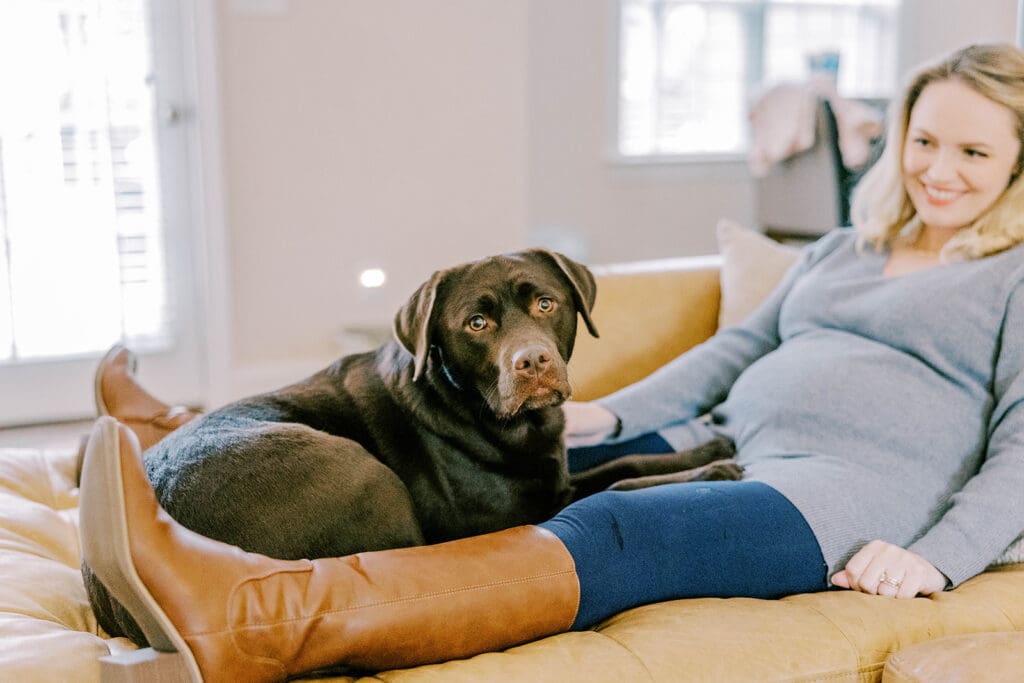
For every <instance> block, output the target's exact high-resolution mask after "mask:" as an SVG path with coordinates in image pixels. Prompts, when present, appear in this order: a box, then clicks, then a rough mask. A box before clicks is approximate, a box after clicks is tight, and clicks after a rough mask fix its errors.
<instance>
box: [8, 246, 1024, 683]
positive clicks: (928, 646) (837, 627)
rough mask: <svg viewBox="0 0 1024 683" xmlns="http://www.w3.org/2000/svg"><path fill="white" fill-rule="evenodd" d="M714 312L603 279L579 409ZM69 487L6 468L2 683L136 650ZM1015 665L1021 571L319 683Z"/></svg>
mask: <svg viewBox="0 0 1024 683" xmlns="http://www.w3.org/2000/svg"><path fill="white" fill-rule="evenodd" d="M718 297H719V286H718V261H717V260H716V259H714V258H711V259H707V258H705V259H675V260H671V261H663V262H656V263H651V264H633V265H631V266H626V267H618V268H609V269H604V270H603V271H602V273H601V275H600V285H599V296H598V304H597V307H596V309H595V311H594V317H595V321H596V324H597V326H598V328H599V330H600V332H601V339H600V340H592V339H589V338H586V337H585V336H582V335H581V338H580V340H579V345H578V349H577V354H576V357H575V358H574V360H573V362H572V375H573V379H574V382H575V384H576V386H577V387H578V392H577V397H578V398H593V397H596V396H599V395H602V394H604V393H607V392H608V391H611V390H613V389H614V388H617V387H618V386H621V385H623V384H625V383H628V382H630V381H632V380H635V379H638V378H639V377H642V376H644V375H645V374H647V373H648V372H650V371H651V370H653V369H654V368H656V367H658V366H659V365H660V364H662V363H664V362H665V361H666V360H668V359H670V358H672V357H674V356H675V355H676V354H678V353H679V352H681V351H682V350H684V349H685V348H687V347H688V346H690V345H693V344H695V343H699V342H700V341H701V340H703V339H704V338H706V337H707V336H709V335H710V334H712V333H713V332H714V329H715V326H716V321H717V314H718ZM76 487H77V463H76V461H75V458H74V454H73V453H64V452H43V451H38V450H31V449H26V450H20V451H4V452H0V680H2V681H83V682H89V681H96V680H99V666H98V658H99V657H100V656H103V655H106V654H107V653H108V651H112V652H115V653H117V652H126V651H130V650H131V649H132V646H131V644H130V643H128V642H127V641H125V640H124V639H109V638H107V637H106V636H105V634H102V633H100V632H99V631H98V628H97V625H96V620H95V618H94V617H93V616H92V614H91V612H90V611H89V609H88V604H87V602H86V599H85V593H84V589H83V588H82V585H81V581H80V579H79V577H78V562H79V552H78V551H79V547H78V538H77V510H76V508H77V494H78V491H77V488H76ZM493 618H494V619H501V618H502V615H501V614H500V613H495V614H494V615H493ZM1022 660H1024V564H1016V565H1006V566H1001V567H994V568H991V569H990V570H989V571H987V572H985V573H984V574H982V575H980V576H978V577H975V578H974V579H972V580H970V581H967V582H966V583H964V584H963V585H962V586H960V587H959V588H957V589H956V590H953V591H948V592H946V593H943V594H941V595H936V596H934V597H931V598H917V599H914V600H904V601H896V600H891V599H888V598H884V597H877V596H869V595H864V594H861V593H854V592H849V591H834V592H828V593H822V594H814V595H794V596H791V597H788V598H784V599H782V600H751V599H729V600H723V599H699V600H679V601H674V602H665V603H659V604H654V605H647V606H644V607H640V608H637V609H633V610H630V611H628V612H625V613H623V614H620V615H617V616H615V617H613V618H611V619H609V620H607V621H606V622H604V623H602V624H600V625H598V626H597V627H595V628H594V629H593V630H589V631H585V632H578V633H564V634H560V635H556V636H553V637H550V638H545V639H543V640H540V641H537V642H533V643H527V644H525V645H521V646H519V647H514V648H511V649H509V650H507V651H505V652H498V653H489V654H484V655H480V656H477V657H474V658H471V659H468V660H463V661H456V662H447V663H443V664H437V665H433V666H424V667H419V668H416V669H409V670H403V671H391V672H382V673H377V674H366V675H365V676H364V677H360V676H338V677H335V678H328V679H326V680H339V681H355V680H365V681H374V680H376V681H388V682H392V683H415V682H417V681H453V682H466V683H479V682H480V681H502V682H505V681H512V682H516V681H522V682H523V683H527V682H528V683H536V682H543V681H551V682H552V683H555V682H557V683H564V682H566V681H581V682H587V683H599V682H602V681H609V682H610V681H615V682H620V681H629V682H632V681H713V682H716V683H718V682H731V681H736V682H745V681H829V682H837V681H877V680H881V679H882V678H883V672H884V676H885V680H890V681H900V682H904V681H1015V680H1024V669H1022V666H1024V664H1022ZM887 662H888V663H887ZM320 680H325V679H320Z"/></svg>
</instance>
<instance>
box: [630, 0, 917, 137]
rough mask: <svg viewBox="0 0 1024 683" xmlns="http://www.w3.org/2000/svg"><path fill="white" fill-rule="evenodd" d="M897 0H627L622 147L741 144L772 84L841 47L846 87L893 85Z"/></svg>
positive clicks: (880, 90) (867, 91)
mask: <svg viewBox="0 0 1024 683" xmlns="http://www.w3.org/2000/svg"><path fill="white" fill-rule="evenodd" d="M897 9H898V0H689V1H683V0H621V2H620V30H619V83H618V150H619V153H620V154H621V155H623V156H624V157H646V156H674V155H715V154H719V155H721V154H739V153H742V152H744V151H745V150H746V148H747V143H748V131H747V120H746V112H747V111H748V109H749V105H750V101H751V98H752V97H754V96H755V94H756V93H757V91H758V90H759V89H760V88H762V87H766V86H768V85H772V84H776V83H780V82H784V81H800V80H803V79H806V77H807V74H808V66H807V62H808V56H809V55H813V54H816V53H822V52H826V51H827V52H837V53H838V54H839V60H840V62H839V80H838V90H839V94H840V95H842V96H844V97H884V96H887V95H890V94H891V92H892V90H893V88H894V87H895V82H894V78H895V76H894V74H895V71H896V68H895V65H896V11H897Z"/></svg>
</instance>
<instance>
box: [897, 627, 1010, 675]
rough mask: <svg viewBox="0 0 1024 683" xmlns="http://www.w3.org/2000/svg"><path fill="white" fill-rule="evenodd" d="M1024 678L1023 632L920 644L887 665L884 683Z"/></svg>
mask: <svg viewBox="0 0 1024 683" xmlns="http://www.w3.org/2000/svg"><path fill="white" fill-rule="evenodd" d="M1022 676H1024V631H1012V632H1008V633H973V634H970V635H959V636H947V637H946V638H936V639H935V640H929V641H927V642H924V643H918V644H917V645H914V646H912V647H908V648H906V649H905V650H901V651H900V652H897V653H896V654H894V655H893V656H892V657H889V660H888V661H887V662H886V663H885V670H884V671H883V673H882V683H933V682H934V681H943V682H944V683H1003V682H1004V681H1017V680H1020V679H1021V677H1022Z"/></svg>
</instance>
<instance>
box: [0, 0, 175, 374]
mask: <svg viewBox="0 0 1024 683" xmlns="http://www.w3.org/2000/svg"><path fill="white" fill-rule="evenodd" d="M146 6H147V2H145V0H4V2H2V3H0V98H2V105H0V363H11V362H17V361H21V360H34V359H42V358H55V357H67V356H75V355H79V354H84V353H90V352H95V351H97V350H102V349H104V348H105V347H107V346H109V345H110V343H111V342H112V341H114V340H116V339H118V338H120V337H122V336H124V337H126V338H128V339H131V340H133V343H134V344H135V345H136V347H138V346H149V347H159V346H161V345H162V344H164V343H166V337H167V335H168V329H169V327H168V325H169V322H168V320H167V314H166V311H168V310H169V309H168V306H167V302H166V291H165V290H166V286H165V275H164V270H165V265H164V256H163V253H162V248H161V225H160V219H159V216H160V197H159V195H158V185H157V160H156V155H155V143H154V138H155V129H154V116H153V113H154V112H153V109H154V105H153V93H152V87H151V78H150V64H151V61H150V43H149V39H148V33H147V26H146V14H145V9H146Z"/></svg>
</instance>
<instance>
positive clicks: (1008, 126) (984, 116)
mask: <svg viewBox="0 0 1024 683" xmlns="http://www.w3.org/2000/svg"><path fill="white" fill-rule="evenodd" d="M1020 144H1021V143H1020V138H1019V136H1018V132H1017V124H1016V120H1015V117H1014V114H1013V112H1012V111H1011V110H1010V109H1008V108H1007V107H1004V106H1003V105H1001V104H999V103H997V102H994V101H992V100H990V99H988V98H987V97H985V96H984V95H981V94H980V93H978V92H977V91H975V90H973V89H972V88H970V87H969V86H967V85H965V84H964V83H963V82H961V81H959V80H956V79H952V80H944V81H936V82H933V83H930V84H929V85H927V86H925V88H924V90H922V91H921V94H920V95H919V97H918V99H917V101H916V102H915V103H914V107H913V109H912V110H911V112H910V121H909V125H908V127H907V133H906V140H905V142H904V145H903V185H904V187H905V188H906V191H907V194H908V196H909V197H910V201H911V203H912V204H913V205H914V209H915V210H916V211H917V215H918V217H920V219H921V222H922V223H923V224H924V226H925V229H926V230H934V231H941V232H948V233H953V232H956V231H957V230H959V229H960V228H963V227H965V226H967V225H970V224H971V223H973V222H974V221H975V219H977V218H978V217H979V216H981V214H983V213H984V212H985V211H986V210H988V209H989V208H990V207H991V206H992V205H993V204H994V203H995V201H996V200H997V199H998V198H999V196H1000V195H1001V194H1002V193H1003V190H1005V189H1006V187H1007V185H1008V184H1009V183H1010V179H1011V176H1012V174H1013V171H1014V169H1015V168H1016V166H1017V159H1018V156H1019V154H1020Z"/></svg>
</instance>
